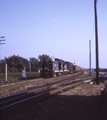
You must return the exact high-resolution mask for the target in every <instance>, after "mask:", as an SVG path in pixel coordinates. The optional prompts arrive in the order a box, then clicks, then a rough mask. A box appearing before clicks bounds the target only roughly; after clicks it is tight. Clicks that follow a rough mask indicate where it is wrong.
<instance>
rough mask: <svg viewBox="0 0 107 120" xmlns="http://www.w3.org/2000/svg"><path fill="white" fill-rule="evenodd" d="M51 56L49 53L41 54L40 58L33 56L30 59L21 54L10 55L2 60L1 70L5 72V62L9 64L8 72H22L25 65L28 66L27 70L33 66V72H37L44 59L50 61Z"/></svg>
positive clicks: (0, 62) (0, 63)
mask: <svg viewBox="0 0 107 120" xmlns="http://www.w3.org/2000/svg"><path fill="white" fill-rule="evenodd" d="M50 59H51V58H50V57H49V55H45V54H43V55H39V56H38V59H36V58H34V57H32V58H30V59H29V60H28V59H26V58H23V57H20V56H16V55H13V56H11V57H8V58H6V57H5V59H4V60H1V61H0V72H3V73H4V72H5V64H7V66H8V67H7V70H8V72H11V73H13V72H21V71H22V70H23V69H24V67H25V68H26V71H27V72H29V71H30V66H31V72H33V71H34V72H37V71H38V69H40V68H41V67H42V64H43V61H48V60H50Z"/></svg>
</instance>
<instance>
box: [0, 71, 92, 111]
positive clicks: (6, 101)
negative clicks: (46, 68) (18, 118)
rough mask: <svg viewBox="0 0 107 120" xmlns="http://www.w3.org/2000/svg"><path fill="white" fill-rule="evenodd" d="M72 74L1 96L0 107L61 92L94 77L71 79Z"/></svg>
mask: <svg viewBox="0 0 107 120" xmlns="http://www.w3.org/2000/svg"><path fill="white" fill-rule="evenodd" d="M82 74H83V73H79V74H78V75H77V76H80V75H82ZM77 76H73V77H72V78H67V79H65V80H62V81H61V80H57V81H56V82H55V81H53V83H47V84H46V85H41V86H39V87H36V88H34V86H33V88H34V89H30V90H27V91H24V92H21V93H17V94H14V95H9V96H7V97H2V98H0V101H1V103H0V106H1V109H0V110H2V109H5V108H7V107H11V106H13V105H15V104H18V103H21V102H24V101H27V100H30V99H33V98H36V99H37V98H39V97H41V96H49V95H53V94H56V93H58V92H62V91H64V90H66V89H69V88H72V87H74V86H75V85H77V84H80V83H81V82H82V81H84V80H87V79H88V80H89V79H94V78H84V79H78V80H73V79H74V78H75V77H77Z"/></svg>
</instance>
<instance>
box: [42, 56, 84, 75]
mask: <svg viewBox="0 0 107 120" xmlns="http://www.w3.org/2000/svg"><path fill="white" fill-rule="evenodd" d="M82 70H84V69H83V68H81V67H80V66H77V65H74V64H73V63H71V62H67V61H64V60H62V59H58V58H55V59H54V60H50V61H43V64H42V69H41V71H40V75H41V77H56V76H62V75H67V74H70V73H75V72H79V71H82Z"/></svg>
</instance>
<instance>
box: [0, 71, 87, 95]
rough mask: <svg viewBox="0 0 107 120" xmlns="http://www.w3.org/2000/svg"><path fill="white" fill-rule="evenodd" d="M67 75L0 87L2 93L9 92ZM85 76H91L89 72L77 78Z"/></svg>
mask: <svg viewBox="0 0 107 120" xmlns="http://www.w3.org/2000/svg"><path fill="white" fill-rule="evenodd" d="M74 74H75V73H74ZM69 76H73V74H69ZM66 77H68V76H67V75H66V76H61V77H56V78H46V79H43V80H40V81H38V80H37V81H32V82H29V83H21V84H18V85H14V86H8V87H4V88H2V89H0V93H4V92H9V91H12V90H17V89H20V88H24V87H26V86H31V85H37V84H40V83H44V82H49V81H55V80H58V79H62V78H66ZM85 77H89V76H88V75H87V74H85V75H83V76H82V77H78V78H76V79H80V78H85ZM10 79H11V82H12V81H18V79H17V78H16V79H12V78H10ZM8 82H10V81H8ZM83 84H84V83H83ZM83 84H82V85H83Z"/></svg>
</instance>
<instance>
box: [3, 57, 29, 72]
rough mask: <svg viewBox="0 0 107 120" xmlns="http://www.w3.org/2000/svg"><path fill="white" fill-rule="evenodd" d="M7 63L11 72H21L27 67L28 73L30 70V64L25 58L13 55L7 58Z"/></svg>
mask: <svg viewBox="0 0 107 120" xmlns="http://www.w3.org/2000/svg"><path fill="white" fill-rule="evenodd" d="M5 61H6V63H7V65H8V70H9V71H10V72H21V71H22V69H23V68H24V67H26V71H28V70H29V62H28V60H27V59H25V58H22V57H19V56H15V55H13V56H11V57H8V58H5Z"/></svg>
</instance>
